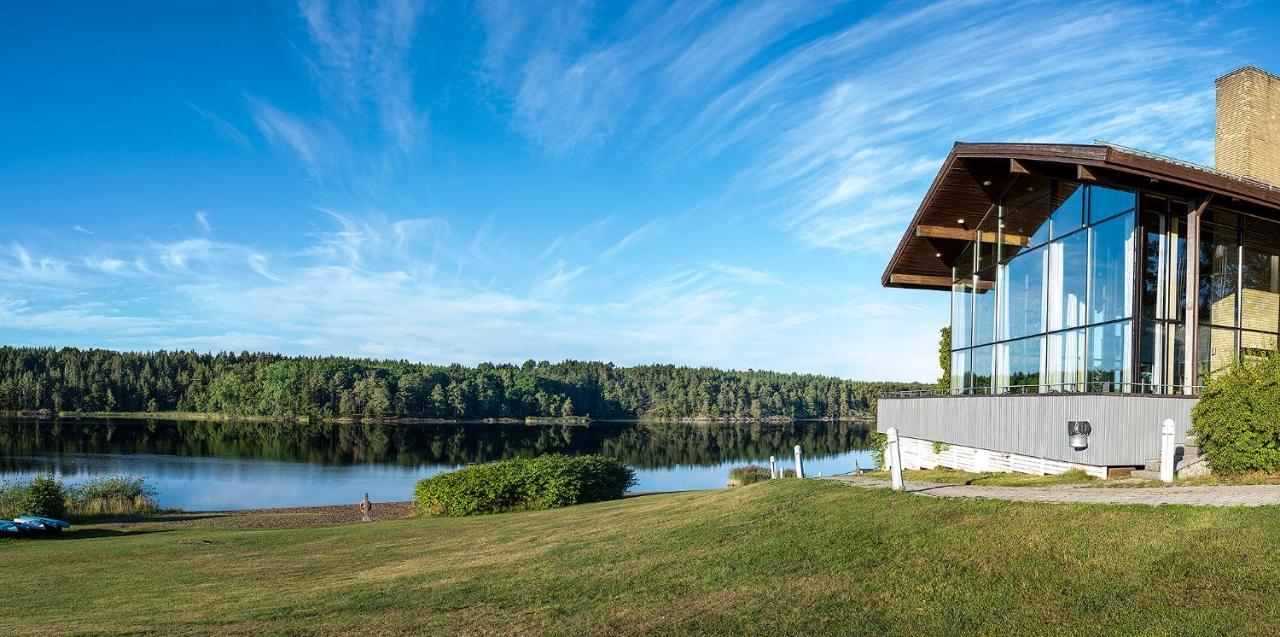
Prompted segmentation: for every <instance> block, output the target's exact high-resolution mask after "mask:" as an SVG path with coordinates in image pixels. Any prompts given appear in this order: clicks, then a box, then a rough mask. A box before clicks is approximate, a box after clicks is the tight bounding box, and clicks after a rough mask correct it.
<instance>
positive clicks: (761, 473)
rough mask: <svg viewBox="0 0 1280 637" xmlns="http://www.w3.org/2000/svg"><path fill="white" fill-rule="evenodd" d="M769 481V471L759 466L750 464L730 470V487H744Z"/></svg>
mask: <svg viewBox="0 0 1280 637" xmlns="http://www.w3.org/2000/svg"><path fill="white" fill-rule="evenodd" d="M768 479H769V469H767V468H765V467H761V466H759V465H754V464H749V465H746V466H744V467H734V468H732V469H730V470H729V486H731V487H743V486H746V485H748V484H755V483H757V482H764V481H765V480H768Z"/></svg>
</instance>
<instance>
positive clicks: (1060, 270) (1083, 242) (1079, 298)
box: [1048, 232, 1089, 330]
mask: <svg viewBox="0 0 1280 637" xmlns="http://www.w3.org/2000/svg"><path fill="white" fill-rule="evenodd" d="M1088 267H1089V237H1088V234H1087V233H1084V232H1077V233H1076V234H1073V235H1070V236H1068V237H1066V238H1064V239H1059V240H1057V241H1054V242H1053V243H1050V244H1049V268H1048V270H1049V272H1048V276H1049V308H1048V315H1049V329H1050V330H1060V329H1064V328H1069V327H1077V326H1080V325H1084V323H1085V294H1086V292H1088V289H1089V286H1088Z"/></svg>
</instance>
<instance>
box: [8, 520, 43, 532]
mask: <svg viewBox="0 0 1280 637" xmlns="http://www.w3.org/2000/svg"><path fill="white" fill-rule="evenodd" d="M12 524H13V525H14V526H16V527H18V535H20V536H29V535H47V534H48V533H49V527H47V526H45V525H43V524H41V523H39V522H19V521H17V520H14V521H13V522H12Z"/></svg>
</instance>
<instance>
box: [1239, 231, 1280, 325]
mask: <svg viewBox="0 0 1280 637" xmlns="http://www.w3.org/2000/svg"><path fill="white" fill-rule="evenodd" d="M1250 223H1251V225H1252V220H1251V221H1250ZM1259 225H1261V224H1259ZM1259 229H1262V228H1259ZM1277 231H1280V229H1277ZM1277 242H1280V236H1275V235H1267V234H1254V233H1252V232H1249V233H1246V234H1245V236H1244V249H1243V251H1242V252H1241V257H1240V261H1241V266H1242V268H1241V270H1240V279H1241V284H1242V285H1241V288H1242V289H1241V296H1240V327H1243V328H1245V329H1250V330H1261V331H1264V332H1277V331H1280V243H1277Z"/></svg>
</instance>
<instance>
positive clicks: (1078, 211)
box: [1049, 181, 1085, 238]
mask: <svg viewBox="0 0 1280 637" xmlns="http://www.w3.org/2000/svg"><path fill="white" fill-rule="evenodd" d="M1084 193H1085V189H1084V187H1083V186H1081V185H1079V184H1073V183H1070V182H1065V181H1063V182H1058V196H1059V197H1062V198H1063V201H1062V203H1061V204H1059V205H1058V207H1057V209H1055V210H1054V211H1053V216H1052V217H1051V218H1050V220H1049V223H1050V229H1049V232H1050V234H1051V235H1052V236H1053V237H1055V238H1056V237H1061V236H1064V235H1067V234H1070V233H1072V232H1075V231H1076V230H1079V229H1080V227H1081V226H1083V225H1084Z"/></svg>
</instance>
